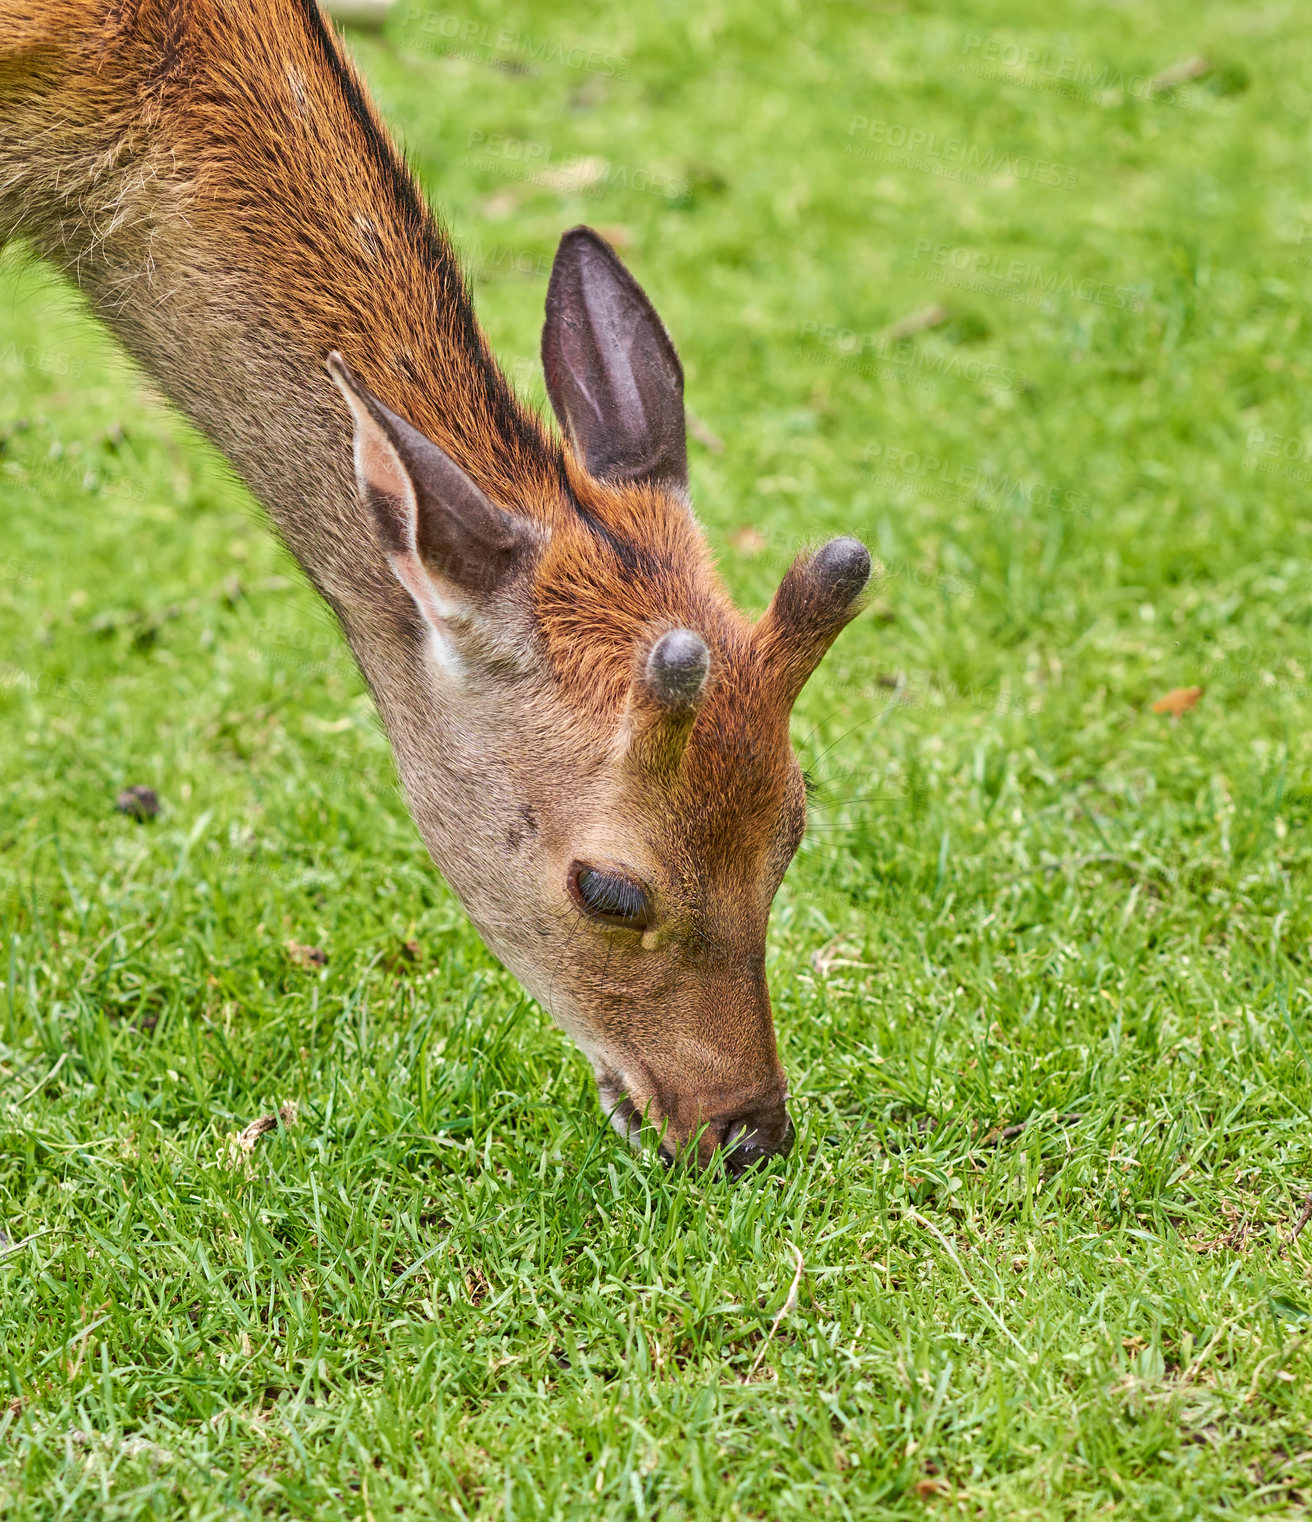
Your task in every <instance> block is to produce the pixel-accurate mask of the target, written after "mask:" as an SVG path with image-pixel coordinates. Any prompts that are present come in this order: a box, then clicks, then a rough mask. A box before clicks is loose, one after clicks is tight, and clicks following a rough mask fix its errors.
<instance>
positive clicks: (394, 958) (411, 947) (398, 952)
mask: <svg viewBox="0 0 1312 1522" xmlns="http://www.w3.org/2000/svg"><path fill="white" fill-rule="evenodd" d="M423 960H424V948H423V947H422V946H421V945H420V944H419V942H418V941H402V942H401V944H400V945H399V946H397V947H396V948H395V949H394V950H392V951H389V952H388V953H387V955H386V956H385V957H384V958H383V967H384V969H385V970H386V971H387V972H390V973H391V974H392V975H393V976H396V975H398V974H400V973H403V972H405V971H407V970H408V969H409V968H411V967H417V966H418V965H419V964H420V963H421V962H422V961H423Z"/></svg>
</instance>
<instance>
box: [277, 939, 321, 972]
mask: <svg viewBox="0 0 1312 1522" xmlns="http://www.w3.org/2000/svg"><path fill="white" fill-rule="evenodd" d="M283 944H284V945H285V946H286V948H287V955H288V956H289V957H290V958H291V959H292V961H293V962H294V963H295V965H296V966H297V967H326V966H327V965H328V953H327V952H326V951H324V950H323V949H322V948H321V947H319V946H302V945H301V943H300V942H299V941H284V942H283Z"/></svg>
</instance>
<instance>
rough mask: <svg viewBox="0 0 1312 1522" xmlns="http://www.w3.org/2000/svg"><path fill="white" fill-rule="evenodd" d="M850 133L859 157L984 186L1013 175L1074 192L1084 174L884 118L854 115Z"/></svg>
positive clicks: (1048, 161) (851, 150)
mask: <svg viewBox="0 0 1312 1522" xmlns="http://www.w3.org/2000/svg"><path fill="white" fill-rule="evenodd" d="M847 135H848V137H849V139H850V141H849V143H848V145H847V151H848V153H851V154H854V155H855V156H857V157H858V158H874V159H887V160H888V161H889V162H891V163H900V164H902V165H903V167H906V168H912V169H920V170H922V171H924V172H925V173H927V174H935V175H939V176H941V177H942V178H945V179H956V180H967V181H970V182H972V183H974V184H980V185H983V184H987V183H988V182H989V181H990V180H993V179H996V178H1000V177H1009V178H1011V179H1015V180H1029V181H1031V182H1032V183H1033V184H1035V185H1055V186H1061V187H1062V188H1063V189H1067V190H1069V189H1070V187H1071V186H1072V185H1074V184H1075V183H1076V181H1077V180H1078V179H1079V177H1080V176H1079V171H1078V170H1076V169H1071V168H1068V167H1067V166H1066V165H1065V164H1058V163H1055V162H1054V161H1053V160H1051V159H1038V158H1034V157H1033V155H1031V154H1027V153H1008V152H1006V151H1005V150H1004V149H1001V148H985V147H983V146H982V145H981V144H979V143H972V142H968V141H967V140H966V139H965V138H962V137H944V136H942V135H941V134H940V133H937V132H929V131H927V130H926V129H925V128H923V127H908V126H905V125H904V124H903V123H902V122H890V121H885V120H883V119H882V118H876V119H875V120H873V121H872V120H871V119H870V118H869V117H868V116H854V117H853V118H852V119H851V121H850V122H849V123H848V128H847Z"/></svg>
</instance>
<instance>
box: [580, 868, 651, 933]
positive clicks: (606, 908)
mask: <svg viewBox="0 0 1312 1522" xmlns="http://www.w3.org/2000/svg"><path fill="white" fill-rule="evenodd" d="M569 885H570V892H571V894H572V896H573V898H574V901H575V903H577V904H578V906H579V908H580V909H582V910H583V912H584V913H585V914H586V915H588V917H589V918H590V919H594V920H600V921H601V922H602V924H605V925H622V926H623V927H624V928H625V929H628V930H646V929H648V928H649V926H650V925H651V922H652V919H653V915H652V907H651V901H650V900H649V899H648V897H647V895H646V893H644V892H643V890H642V889H641V888H640V887H639V886H638V884H637V883H635V882H633V881H632V880H631V879H630V878H627V877H618V876H616V875H615V874H614V873H613V872H599V871H597V869H596V868H595V867H585V866H583V865H581V864H576V865H575V866H574V868H573V869H572V870H571V872H570V877H569Z"/></svg>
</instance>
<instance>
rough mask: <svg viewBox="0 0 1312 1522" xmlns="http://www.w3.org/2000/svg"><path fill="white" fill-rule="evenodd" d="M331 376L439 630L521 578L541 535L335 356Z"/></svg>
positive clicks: (398, 561) (388, 546)
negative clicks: (518, 575)
mask: <svg viewBox="0 0 1312 1522" xmlns="http://www.w3.org/2000/svg"><path fill="white" fill-rule="evenodd" d="M328 373H329V375H331V376H332V378H333V380H334V382H335V383H336V385H337V389H338V390H339V391H340V392H341V393H342V395H343V396H344V397H345V398H346V402H347V405H348V406H349V407H350V409H351V414H352V416H353V417H354V419H355V480H356V485H357V487H358V489H359V492H360V497H361V500H362V501H363V502H364V503H365V505H366V506H367V507H368V508H369V509H370V511H371V512H372V513H373V515H374V521H375V522H376V524H377V525H378V537H379V539H380V541H381V543H382V546H383V550H384V552H385V554H386V555H387V558H388V560H389V561H390V562H391V566H392V569H393V570H394V571H395V572H396V575H397V578H398V579H399V580H400V582H401V583H402V585H403V586H404V587H405V588H406V590H407V591H408V592H409V593H410V595H411V596H412V597H413V598H414V600H415V602H416V603H417V604H418V606H419V610H420V612H421V613H423V614H424V616H425V617H426V618H427V619H428V621H429V623H431V624H432V625H433V626H434V627H435V628H436V629H438V631H439V632H443V633H444V632H446V631H445V630H444V628H443V625H444V623H445V621H446V620H447V619H450V618H453V617H462V616H463V617H468V616H469V615H470V614H471V613H472V612H473V611H474V609H475V607H476V605H477V604H478V603H479V602H480V601H482V600H485V599H486V598H488V597H489V596H491V594H493V593H494V592H496V590H497V589H498V588H499V587H500V586H501V585H502V583H504V582H505V581H507V580H508V579H509V578H510V577H511V576H513V575H514V574H515V572H516V570H518V569H519V567H520V566H521V565H522V564H523V563H524V561H525V560H526V559H527V558H528V556H529V555H530V554H531V553H532V551H533V549H534V548H535V538H534V535H533V532H532V530H531V529H530V528H529V526H528V525H527V524H526V523H524V522H523V521H522V520H521V519H518V518H514V517H512V516H511V515H510V514H509V513H507V512H503V511H502V509H501V508H499V507H497V506H496V505H495V504H494V503H492V502H490V501H489V500H488V499H487V497H485V496H484V495H483V493H482V492H481V491H480V490H479V489H478V487H477V486H475V485H474V483H473V482H472V481H471V480H470V479H469V477H468V476H467V475H466V474H465V473H464V471H463V470H461V469H460V467H459V466H458V465H457V464H456V463H455V461H454V460H453V459H452V458H451V457H450V455H448V454H446V453H445V452H444V451H443V450H441V449H439V448H438V447H437V445H436V444H434V443H433V442H432V440H431V439H427V438H425V437H424V435H423V434H422V433H420V432H419V430H418V429H417V428H412V427H411V425H410V424H409V423H407V422H406V420H405V419H404V418H402V417H398V416H397V414H396V413H395V412H392V411H391V410H390V409H389V408H387V407H385V406H383V404H382V402H380V401H379V400H378V398H377V397H376V396H374V395H372V393H370V392H369V391H367V390H366V389H365V387H364V386H363V385H362V384H361V382H360V379H359V377H358V376H357V375H355V373H354V372H353V371H352V370H351V369H350V368H349V367H348V366H347V364H346V362H345V361H344V360H343V359H342V356H341V355H340V354H338V353H336V352H335V351H334V352H333V353H332V354H330V355H329V356H328Z"/></svg>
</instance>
